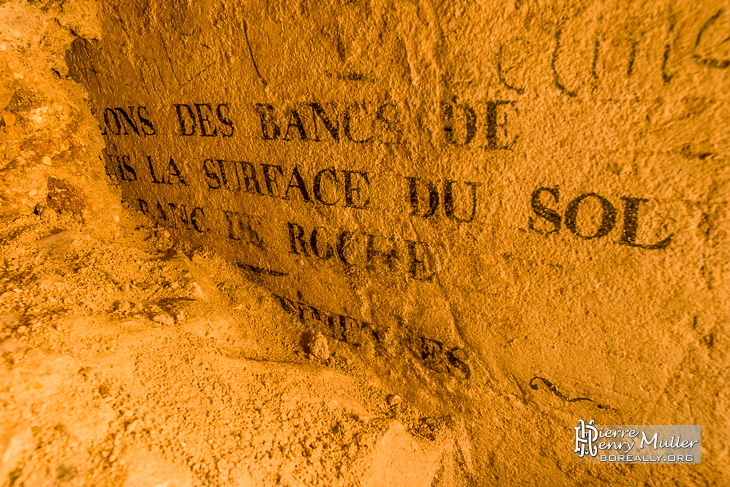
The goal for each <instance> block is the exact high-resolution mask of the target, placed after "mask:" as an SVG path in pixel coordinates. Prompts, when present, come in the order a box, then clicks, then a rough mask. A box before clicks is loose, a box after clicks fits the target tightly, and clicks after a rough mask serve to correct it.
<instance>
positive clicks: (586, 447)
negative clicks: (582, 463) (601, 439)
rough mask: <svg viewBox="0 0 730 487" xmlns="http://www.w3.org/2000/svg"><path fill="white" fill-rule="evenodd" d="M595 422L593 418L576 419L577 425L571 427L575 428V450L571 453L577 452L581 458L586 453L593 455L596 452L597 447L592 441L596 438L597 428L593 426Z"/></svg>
mask: <svg viewBox="0 0 730 487" xmlns="http://www.w3.org/2000/svg"><path fill="white" fill-rule="evenodd" d="M595 423H596V421H595V420H593V419H592V420H590V421H588V424H587V425H586V422H585V421H583V420H582V419H579V420H578V426H576V427H575V428H573V429H574V430H575V450H573V453H577V454H578V456H579V457H581V458H583V457H584V456H586V454H588V455H590V456H592V457H595V456H596V455H597V454H598V447H597V446H596V445H594V444H593V443H594V442H595V441H596V440H597V439H598V428H596V427H595V426H593V425H594V424H595Z"/></svg>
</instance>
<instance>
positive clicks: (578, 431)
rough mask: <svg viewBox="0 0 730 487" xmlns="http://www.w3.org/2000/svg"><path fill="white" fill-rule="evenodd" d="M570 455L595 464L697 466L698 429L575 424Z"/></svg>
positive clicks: (685, 426)
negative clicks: (574, 454) (694, 464)
mask: <svg viewBox="0 0 730 487" xmlns="http://www.w3.org/2000/svg"><path fill="white" fill-rule="evenodd" d="M573 429H574V430H575V448H574V449H573V453H577V454H578V458H579V459H582V460H583V461H592V462H599V463H637V462H638V463H700V462H701V440H702V438H701V437H702V427H701V426H698V425H663V426H654V425H641V426H597V425H596V422H595V420H593V419H591V420H590V421H588V422H587V423H586V422H585V421H584V420H583V419H579V420H578V426H575V427H574V428H573Z"/></svg>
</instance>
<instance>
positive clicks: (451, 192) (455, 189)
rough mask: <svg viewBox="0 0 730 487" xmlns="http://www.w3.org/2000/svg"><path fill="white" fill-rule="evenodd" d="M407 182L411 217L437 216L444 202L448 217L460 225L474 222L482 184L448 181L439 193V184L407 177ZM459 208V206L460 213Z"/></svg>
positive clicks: (445, 212)
mask: <svg viewBox="0 0 730 487" xmlns="http://www.w3.org/2000/svg"><path fill="white" fill-rule="evenodd" d="M406 180H407V181H408V203H409V204H410V208H411V215H416V216H420V217H423V218H428V217H432V216H436V215H437V211H438V209H439V205H441V204H442V202H443V210H444V214H445V215H446V217H448V218H450V219H452V220H454V221H456V222H459V223H470V222H472V221H474V217H475V216H476V213H477V188H478V187H479V186H481V185H482V183H476V182H471V181H466V182H464V183H459V182H457V181H452V180H449V179H447V180H445V181H444V182H443V185H442V186H441V188H440V189H441V190H440V191H439V187H438V183H436V182H434V181H430V180H428V179H422V178H415V177H407V178H406ZM469 195H471V196H469ZM457 201H458V203H457ZM457 206H459V209H458V212H457ZM457 213H458V214H457Z"/></svg>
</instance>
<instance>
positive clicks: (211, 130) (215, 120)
mask: <svg viewBox="0 0 730 487" xmlns="http://www.w3.org/2000/svg"><path fill="white" fill-rule="evenodd" d="M173 107H175V114H176V115H177V121H178V134H179V135H183V136H187V137H190V136H194V135H198V136H200V137H231V136H232V135H233V133H234V127H233V121H232V120H231V117H230V109H229V106H228V103H219V104H218V105H215V104H210V103H193V104H192V105H188V104H185V103H176V104H174V105H173Z"/></svg>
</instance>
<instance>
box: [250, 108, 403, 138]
mask: <svg viewBox="0 0 730 487" xmlns="http://www.w3.org/2000/svg"><path fill="white" fill-rule="evenodd" d="M254 107H255V110H256V114H257V115H258V119H259V122H260V124H261V138H262V139H263V140H281V141H293V140H294V141H311V142H343V141H349V142H355V143H358V144H362V143H367V142H372V141H374V140H379V141H382V142H394V141H396V140H397V139H398V138H399V136H400V132H401V128H400V119H399V115H398V108H397V107H396V105H395V104H394V103H391V102H386V103H380V104H376V103H366V102H354V103H349V104H346V105H345V104H342V105H338V104H335V103H319V102H313V103H306V104H300V105H295V106H292V107H289V108H287V109H282V108H279V107H274V106H273V105H271V104H268V103H257V104H256V105H255V106H254Z"/></svg>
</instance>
